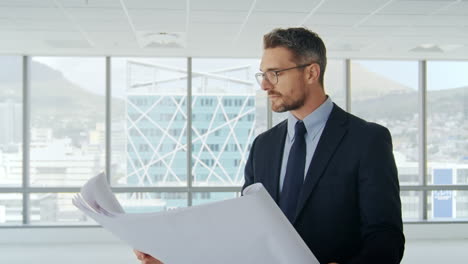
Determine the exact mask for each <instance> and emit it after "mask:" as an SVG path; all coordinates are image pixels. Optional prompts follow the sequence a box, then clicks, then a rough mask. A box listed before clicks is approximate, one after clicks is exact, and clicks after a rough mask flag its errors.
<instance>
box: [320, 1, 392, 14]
mask: <svg viewBox="0 0 468 264" xmlns="http://www.w3.org/2000/svg"><path fill="white" fill-rule="evenodd" d="M387 2H388V0H360V1H343V0H327V1H325V2H324V3H323V5H322V6H321V7H320V8H319V9H318V10H317V12H318V13H336V14H369V13H371V12H373V11H374V10H376V9H378V8H380V7H381V6H383V5H385V4H386V3H387Z"/></svg>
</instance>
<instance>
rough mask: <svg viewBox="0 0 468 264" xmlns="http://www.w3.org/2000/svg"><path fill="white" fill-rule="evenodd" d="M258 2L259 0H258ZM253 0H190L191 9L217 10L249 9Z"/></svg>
mask: <svg viewBox="0 0 468 264" xmlns="http://www.w3.org/2000/svg"><path fill="white" fill-rule="evenodd" d="M257 2H258V1H257ZM252 3H253V0H236V1H219V0H196V1H191V2H190V10H193V11H196V10H198V11H200V10H216V11H233V12H239V11H248V10H249V9H250V6H251V5H252Z"/></svg>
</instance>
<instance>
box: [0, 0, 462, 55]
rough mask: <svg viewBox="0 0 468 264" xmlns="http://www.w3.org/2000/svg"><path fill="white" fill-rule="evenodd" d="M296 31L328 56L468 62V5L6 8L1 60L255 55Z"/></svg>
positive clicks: (326, 1) (176, 0)
mask: <svg viewBox="0 0 468 264" xmlns="http://www.w3.org/2000/svg"><path fill="white" fill-rule="evenodd" d="M292 26H306V27H308V28H309V29H311V30H313V31H316V32H317V33H319V35H321V36H322V38H323V39H324V41H325V44H326V46H327V48H328V56H329V57H331V58H391V59H412V58H427V59H468V0H229V1H226V0H170V1H169V0H165V1H160V0H35V1H34V0H0V36H1V38H0V53H1V54H31V55H122V56H164V57H173V56H192V57H259V56H260V55H261V48H262V36H263V34H265V33H266V32H268V31H270V30H271V29H273V28H276V27H292Z"/></svg>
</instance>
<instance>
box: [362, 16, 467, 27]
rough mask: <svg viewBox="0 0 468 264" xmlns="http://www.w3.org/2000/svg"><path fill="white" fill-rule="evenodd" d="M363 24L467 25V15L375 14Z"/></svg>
mask: <svg viewBox="0 0 468 264" xmlns="http://www.w3.org/2000/svg"><path fill="white" fill-rule="evenodd" d="M362 25H363V26H431V25H433V26H465V25H468V19H467V17H466V16H424V15H375V16H372V17H370V18H369V19H368V20H366V21H365V22H364V23H363V24H362Z"/></svg>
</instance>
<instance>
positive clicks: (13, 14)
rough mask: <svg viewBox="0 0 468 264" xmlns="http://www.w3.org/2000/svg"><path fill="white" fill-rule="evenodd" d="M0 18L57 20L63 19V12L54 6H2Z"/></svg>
mask: <svg viewBox="0 0 468 264" xmlns="http://www.w3.org/2000/svg"><path fill="white" fill-rule="evenodd" d="M0 17H1V18H11V19H41V20H42V19H45V20H59V19H65V16H64V15H63V13H62V12H61V11H60V10H59V9H58V8H55V7H52V8H45V7H44V8H42V7H41V8H37V7H32V8H30V7H2V8H0Z"/></svg>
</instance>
